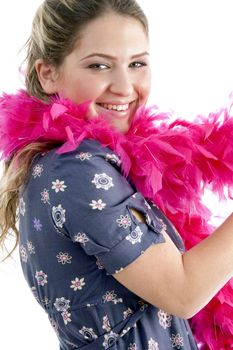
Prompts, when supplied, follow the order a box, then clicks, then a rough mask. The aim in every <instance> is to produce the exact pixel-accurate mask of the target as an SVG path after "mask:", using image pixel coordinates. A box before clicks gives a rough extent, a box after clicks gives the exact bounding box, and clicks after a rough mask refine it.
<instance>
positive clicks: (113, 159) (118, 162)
mask: <svg viewBox="0 0 233 350" xmlns="http://www.w3.org/2000/svg"><path fill="white" fill-rule="evenodd" d="M105 160H106V161H107V162H110V163H111V164H113V165H114V164H116V165H117V166H118V167H119V166H120V165H121V160H120V158H119V157H118V156H117V155H116V154H114V153H107V154H106V156H105Z"/></svg>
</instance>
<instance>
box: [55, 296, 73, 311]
mask: <svg viewBox="0 0 233 350" xmlns="http://www.w3.org/2000/svg"><path fill="white" fill-rule="evenodd" d="M54 306H55V308H56V310H57V311H61V312H63V311H66V310H68V309H69V308H70V300H69V299H65V298H64V297H61V298H56V301H55V303H54Z"/></svg>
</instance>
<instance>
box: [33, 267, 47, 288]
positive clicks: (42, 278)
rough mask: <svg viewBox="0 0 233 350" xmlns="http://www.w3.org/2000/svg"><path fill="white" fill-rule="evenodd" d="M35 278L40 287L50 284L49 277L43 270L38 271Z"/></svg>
mask: <svg viewBox="0 0 233 350" xmlns="http://www.w3.org/2000/svg"><path fill="white" fill-rule="evenodd" d="M35 278H36V280H37V284H38V286H44V285H45V284H46V283H48V280H47V278H48V276H47V275H46V274H45V273H44V272H43V271H42V270H41V271H36V274H35Z"/></svg>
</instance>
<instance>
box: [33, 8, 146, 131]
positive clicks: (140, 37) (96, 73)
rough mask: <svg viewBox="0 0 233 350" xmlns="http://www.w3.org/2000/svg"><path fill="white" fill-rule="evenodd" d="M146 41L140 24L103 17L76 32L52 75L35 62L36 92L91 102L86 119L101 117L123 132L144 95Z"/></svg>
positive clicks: (49, 69)
mask: <svg viewBox="0 0 233 350" xmlns="http://www.w3.org/2000/svg"><path fill="white" fill-rule="evenodd" d="M106 28H107V31H106ZM104 32H105V35H103V33H104ZM115 33H117V35H115ZM135 36H136V37H137V41H136V42H135V40H134V39H135ZM113 38H114V40H113ZM148 41H149V39H148V33H147V32H146V29H145V28H144V27H143V25H142V23H141V22H140V21H138V20H137V19H134V18H132V17H127V16H120V15H119V14H117V13H111V11H108V12H107V13H106V14H104V15H102V16H101V17H100V18H97V19H95V20H92V22H91V23H90V24H89V25H88V26H87V27H85V28H84V29H83V30H82V35H81V38H78V39H77V43H75V44H74V49H73V51H72V52H71V53H70V54H68V55H67V56H66V57H65V59H64V62H63V63H62V64H61V65H60V66H59V67H58V68H57V69H56V68H55V67H54V66H52V65H48V64H47V63H46V62H45V61H44V60H43V59H38V60H37V61H36V62H35V67H36V71H37V74H38V76H39V80H40V83H41V86H42V87H43V90H44V91H45V92H46V93H47V94H58V95H59V96H60V97H62V98H69V99H71V100H72V101H73V102H75V103H82V102H84V101H86V100H91V101H92V105H91V106H90V113H89V118H95V117H97V116H98V115H100V114H101V115H102V114H103V115H105V116H106V118H107V120H108V121H109V122H110V123H111V124H112V125H114V126H115V127H116V128H117V129H118V130H119V131H121V132H126V131H128V129H129V127H130V124H131V122H132V119H133V116H134V114H135V112H136V110H137V108H138V107H139V106H143V105H145V103H146V101H147V99H148V96H149V92H150V66H149V53H148V51H149V42H148ZM80 86H82V89H80Z"/></svg>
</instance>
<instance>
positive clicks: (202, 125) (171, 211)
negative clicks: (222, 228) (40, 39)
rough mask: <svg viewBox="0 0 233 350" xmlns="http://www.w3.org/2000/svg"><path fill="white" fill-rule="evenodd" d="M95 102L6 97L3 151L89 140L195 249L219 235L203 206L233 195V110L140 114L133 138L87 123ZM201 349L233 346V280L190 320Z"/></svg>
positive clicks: (0, 113) (6, 155) (1, 110)
mask: <svg viewBox="0 0 233 350" xmlns="http://www.w3.org/2000/svg"><path fill="white" fill-rule="evenodd" d="M88 108H89V103H88V102H87V103H83V104H80V105H75V104H74V103H72V102H71V101H69V100H59V99H57V100H53V101H51V103H50V104H45V103H43V102H41V101H39V100H38V99H36V98H32V97H30V96H29V95H28V94H27V93H26V92H24V91H20V92H19V93H18V94H16V95H7V94H5V95H3V96H2V97H1V98H0V151H1V152H2V159H10V158H11V157H12V156H13V155H14V154H15V153H16V152H17V151H19V150H20V149H22V148H23V147H24V146H25V145H28V144H30V143H32V142H35V141H37V142H44V141H51V140H52V141H54V142H58V143H61V147H60V148H59V149H58V152H59V153H64V152H69V151H71V150H73V149H75V148H76V147H77V146H78V145H79V144H80V142H81V141H82V140H83V139H85V138H91V139H94V140H98V141H100V142H101V143H102V144H103V145H104V146H108V147H110V148H111V149H112V150H113V151H115V152H116V153H117V154H118V155H119V156H120V158H121V161H122V171H123V173H124V175H125V176H126V177H127V176H130V178H131V179H132V180H133V182H134V184H135V186H136V187H137V189H138V190H139V191H141V192H142V194H143V195H144V197H146V198H147V199H149V200H152V201H153V202H154V203H156V204H157V205H158V206H159V207H160V209H161V210H162V211H163V212H164V213H165V215H166V216H167V217H168V218H169V219H170V220H171V221H172V222H173V224H174V225H175V226H176V228H177V229H178V231H179V232H180V234H181V236H182V237H183V240H184V242H185V245H186V248H191V247H192V246H194V245H195V244H197V243H198V242H199V241H201V240H203V239H204V238H205V237H206V236H207V235H208V234H210V233H211V232H212V231H213V227H211V226H210V224H209V222H210V218H211V212H210V211H209V210H208V209H207V208H206V207H205V206H204V204H203V203H202V195H203V192H204V189H205V188H206V187H208V188H211V190H212V191H213V192H215V193H217V194H219V196H220V198H223V197H224V193H226V189H228V196H229V197H231V192H232V191H231V189H232V185H233V164H232V159H233V118H231V117H230V112H229V110H228V109H222V110H220V111H218V112H216V113H211V114H210V115H209V116H208V118H206V119H205V118H204V117H201V116H199V117H198V118H197V120H196V121H195V122H192V123H191V122H187V121H184V120H176V121H174V122H172V123H171V122H169V117H168V115H167V114H164V113H159V112H158V110H156V109H145V108H144V109H143V108H141V109H139V110H138V112H137V114H136V115H135V118H134V121H133V123H132V125H131V127H130V130H129V131H128V133H127V134H124V135H123V134H120V133H119V132H118V131H117V130H115V129H114V128H112V127H110V126H109V125H108V124H107V122H106V121H105V120H104V116H100V117H99V118H96V119H93V120H90V121H87V119H86V118H85V116H86V115H87V111H88ZM190 323H191V326H192V329H193V332H194V335H195V337H196V340H197V342H198V343H199V344H200V349H202V350H226V349H231V348H232V344H233V280H231V281H229V282H228V284H227V285H226V286H225V287H224V288H223V289H222V290H221V291H220V292H219V293H218V294H217V295H216V296H215V297H214V298H213V299H212V300H211V302H210V303H209V304H208V305H207V306H206V307H204V309H202V310H201V311H200V312H199V313H198V314H197V315H196V316H195V317H193V319H191V320H190Z"/></svg>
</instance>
